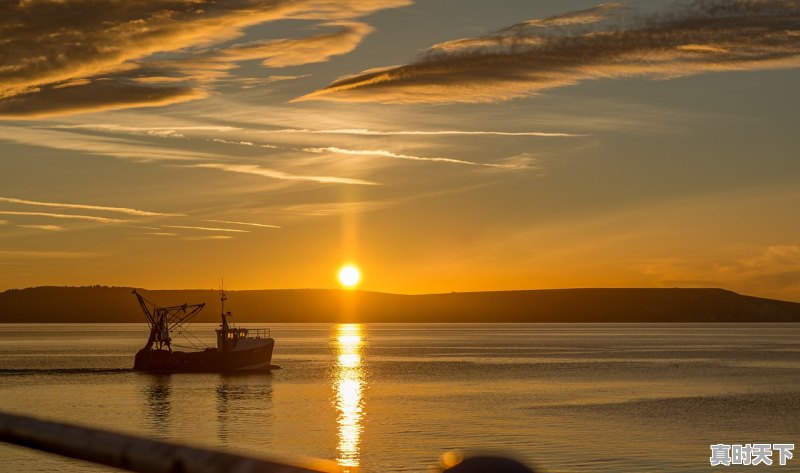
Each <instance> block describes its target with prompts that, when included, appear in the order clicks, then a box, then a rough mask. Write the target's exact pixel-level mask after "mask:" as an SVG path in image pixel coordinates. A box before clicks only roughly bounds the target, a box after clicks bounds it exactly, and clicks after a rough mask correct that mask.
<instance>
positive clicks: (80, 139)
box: [0, 126, 378, 185]
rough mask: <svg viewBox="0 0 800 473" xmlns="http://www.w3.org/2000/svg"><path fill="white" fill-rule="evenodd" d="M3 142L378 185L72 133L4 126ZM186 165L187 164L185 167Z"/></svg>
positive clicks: (266, 174)
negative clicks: (295, 172)
mask: <svg viewBox="0 0 800 473" xmlns="http://www.w3.org/2000/svg"><path fill="white" fill-rule="evenodd" d="M0 139H3V140H8V141H12V142H18V143H23V144H27V145H33V146H47V147H49V148H53V149H67V150H75V151H80V152H83V153H89V154H94V155H101V156H110V157H113V158H118V159H125V160H130V161H134V162H138V163H160V164H162V165H171V166H174V167H185V168H200V169H216V170H219V171H224V172H232V173H239V174H252V175H256V176H262V177H267V178H271V179H277V180H283V181H296V182H303V181H305V182H319V183H328V184H348V185H378V184H377V183H375V182H372V181H368V180H365V179H356V178H346V177H336V176H313V175H312V176H309V175H302V174H293V173H289V172H284V171H278V170H275V169H270V168H266V167H263V166H260V165H255V164H239V163H225V162H216V161H217V160H227V159H229V157H228V156H225V155H222V154H216V153H210V152H204V151H190V150H184V149H172V148H162V147H158V146H151V145H143V144H140V143H137V142H134V141H129V140H122V139H114V138H111V137H105V136H102V137H101V136H82V135H80V134H73V133H70V132H68V131H59V130H44V129H27V128H13V127H2V126H0ZM183 163H186V164H183Z"/></svg>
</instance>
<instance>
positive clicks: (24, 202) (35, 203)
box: [0, 197, 183, 217]
mask: <svg viewBox="0 0 800 473" xmlns="http://www.w3.org/2000/svg"><path fill="white" fill-rule="evenodd" d="M0 202H7V203H9V204H20V205H32V206H36V207H57V208H62V209H80V210H100V211H104V212H116V213H122V214H126V215H134V216H138V217H179V216H183V215H181V214H167V213H161V212H148V211H146V210H137V209H129V208H126V207H106V206H102V205H86V204H66V203H61V202H40V201H35V200H25V199H16V198H13V197H0Z"/></svg>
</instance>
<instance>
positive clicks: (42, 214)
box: [0, 210, 129, 223]
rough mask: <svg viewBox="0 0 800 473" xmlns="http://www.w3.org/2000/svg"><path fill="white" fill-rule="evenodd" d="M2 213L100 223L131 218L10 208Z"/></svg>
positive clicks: (118, 221) (0, 213) (119, 221)
mask: <svg viewBox="0 0 800 473" xmlns="http://www.w3.org/2000/svg"><path fill="white" fill-rule="evenodd" d="M0 215H15V216H27V217H47V218H60V219H68V220H86V221H89V222H100V223H125V222H129V220H121V219H118V218H107V217H96V216H94V215H74V214H58V213H49V212H15V211H10V210H0Z"/></svg>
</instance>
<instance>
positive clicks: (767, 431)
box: [0, 324, 800, 472]
mask: <svg viewBox="0 0 800 473" xmlns="http://www.w3.org/2000/svg"><path fill="white" fill-rule="evenodd" d="M250 326H251V327H253V328H257V327H259V325H250ZM271 328H272V334H273V337H274V338H275V339H276V348H275V356H274V361H273V362H274V363H275V364H277V365H280V366H281V367H282V369H280V370H276V371H274V372H273V373H272V374H260V375H248V376H222V375H206V374H180V375H169V376H165V375H161V376H156V375H148V374H142V373H135V372H132V371H130V369H129V368H130V366H131V365H132V363H133V354H134V353H135V352H136V350H138V349H139V348H140V347H141V346H142V345H143V344H144V342H145V341H146V338H147V332H146V328H145V326H144V325H135V324H131V325H105V324H98V325H72V324H69V325H66V324H65V325H0V404H1V405H2V409H3V410H5V411H11V412H16V413H28V414H34V415H37V416H41V417H45V418H51V419H61V420H66V421H73V422H79V423H83V424H88V425H93V426H99V427H103V428H110V429H115V430H120V431H126V432H134V433H139V434H145V435H148V436H153V437H160V438H166V439H171V440H178V441H181V442H188V443H193V444H200V445H211V446H216V447H223V448H229V449H235V450H240V451H244V452H251V453H252V452H255V453H259V454H262V455H268V456H272V457H278V458H293V457H298V456H312V457H319V458H329V459H334V460H336V461H338V462H339V463H340V464H342V465H345V466H352V467H356V466H358V467H360V468H361V470H362V471H368V472H382V471H429V470H430V468H431V467H432V466H435V465H436V464H437V459H438V457H439V455H440V454H441V453H443V452H445V451H447V450H450V449H458V450H462V451H465V452H486V451H488V452H501V453H506V454H509V455H512V456H514V457H517V458H519V459H521V460H523V461H525V462H527V463H529V464H531V465H535V466H538V467H539V468H541V469H542V470H543V471H548V472H589V471H591V472H645V471H665V472H677V471H681V472H683V471H709V470H712V469H711V468H710V467H709V466H708V457H709V453H710V451H709V444H712V443H714V444H715V443H728V444H731V443H740V444H744V443H752V442H763V443H795V444H798V447H800V324H787V325H560V324H544V325H517V324H491V325H450V324H448V325H440V324H430V325H428V324H410V325H401V324H368V325H330V324H276V325H272V326H271ZM194 330H195V333H197V334H198V335H199V336H200V338H201V339H202V340H203V341H205V342H206V343H209V344H211V343H213V340H212V337H211V336H210V335H211V331H212V330H213V326H212V325H202V324H198V325H195V326H194ZM176 343H178V344H181V341H179V340H176ZM184 343H186V342H184ZM795 454H796V457H797V458H795V459H794V460H791V461H790V462H789V465H788V466H786V467H782V468H778V469H777V470H776V471H786V472H788V471H800V451H796V452H795ZM776 463H777V462H776ZM741 468H746V471H751V470H753V471H760V470H764V469H765V467H763V466H760V467H740V469H741ZM773 468H775V467H773ZM0 470H2V471H9V472H11V471H14V472H28V471H65V472H77V471H108V470H107V469H105V468H100V467H87V466H86V464H84V463H81V462H76V461H70V460H62V459H60V458H56V457H52V456H48V455H44V454H40V453H36V452H33V451H30V450H26V449H21V448H18V447H9V446H3V445H0ZM717 470H719V468H717Z"/></svg>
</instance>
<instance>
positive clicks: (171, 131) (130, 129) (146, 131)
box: [36, 123, 240, 136]
mask: <svg viewBox="0 0 800 473" xmlns="http://www.w3.org/2000/svg"><path fill="white" fill-rule="evenodd" d="M36 128H51V129H65V130H93V131H106V132H119V133H133V134H137V135H153V136H164V134H167V135H168V136H175V135H176V134H181V133H182V132H186V131H217V132H230V131H237V130H240V128H237V127H233V126H218V125H192V126H153V127H148V126H129V125H118V124H114V123H87V124H80V125H42V126H37V127H36Z"/></svg>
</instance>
